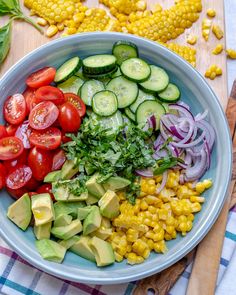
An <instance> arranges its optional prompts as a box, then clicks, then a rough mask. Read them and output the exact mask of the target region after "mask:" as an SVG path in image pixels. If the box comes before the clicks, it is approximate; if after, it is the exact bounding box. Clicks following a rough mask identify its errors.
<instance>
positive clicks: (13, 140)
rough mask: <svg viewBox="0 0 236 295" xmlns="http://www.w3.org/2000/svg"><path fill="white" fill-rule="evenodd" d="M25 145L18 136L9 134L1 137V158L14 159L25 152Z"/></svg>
mask: <svg viewBox="0 0 236 295" xmlns="http://www.w3.org/2000/svg"><path fill="white" fill-rule="evenodd" d="M23 150H24V146H23V143H22V142H21V140H20V139H19V138H17V137H13V136H9V137H4V138H2V139H0V160H12V159H15V158H17V157H18V156H19V155H21V154H22V153H23Z"/></svg>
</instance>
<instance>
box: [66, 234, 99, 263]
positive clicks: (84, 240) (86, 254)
mask: <svg viewBox="0 0 236 295" xmlns="http://www.w3.org/2000/svg"><path fill="white" fill-rule="evenodd" d="M89 243H90V238H89V237H84V236H81V237H80V239H79V240H78V241H77V242H76V243H75V244H74V245H73V246H72V247H71V248H70V251H72V252H73V253H75V254H77V255H79V256H81V257H83V258H85V259H88V260H91V261H95V256H94V254H93V251H92V249H91V247H90V245H89Z"/></svg>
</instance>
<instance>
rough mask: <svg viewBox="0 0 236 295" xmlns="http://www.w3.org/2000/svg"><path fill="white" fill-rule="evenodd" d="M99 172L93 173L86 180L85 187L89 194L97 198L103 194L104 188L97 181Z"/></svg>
mask: <svg viewBox="0 0 236 295" xmlns="http://www.w3.org/2000/svg"><path fill="white" fill-rule="evenodd" d="M98 176H99V174H98V173H95V174H94V175H93V176H92V177H91V178H89V180H88V181H87V182H86V187H87V189H88V191H89V193H90V194H92V195H93V196H95V197H97V198H101V197H102V196H103V195H104V194H105V190H104V188H103V186H102V185H101V184H100V183H97V178H98Z"/></svg>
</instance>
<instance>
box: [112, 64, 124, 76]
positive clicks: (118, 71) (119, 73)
mask: <svg viewBox="0 0 236 295" xmlns="http://www.w3.org/2000/svg"><path fill="white" fill-rule="evenodd" d="M121 75H122V73H121V71H120V68H119V67H118V68H117V70H116V71H115V73H114V74H113V75H112V76H111V77H112V78H115V77H119V76H121Z"/></svg>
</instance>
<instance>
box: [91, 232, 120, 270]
mask: <svg viewBox="0 0 236 295" xmlns="http://www.w3.org/2000/svg"><path fill="white" fill-rule="evenodd" d="M89 245H90V247H91V249H92V251H93V253H94V255H95V259H96V263H97V266H106V265H110V264H112V263H114V262H115V255H114V251H113V249H112V246H111V244H110V243H108V242H106V241H103V240H102V239H99V238H97V237H93V238H91V240H90V242H89Z"/></svg>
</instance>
